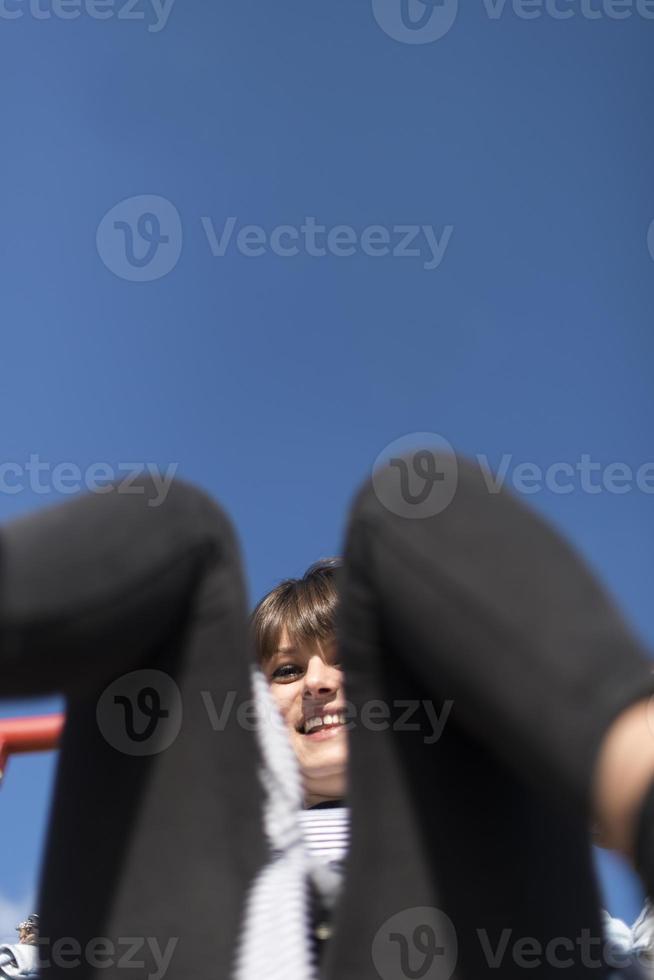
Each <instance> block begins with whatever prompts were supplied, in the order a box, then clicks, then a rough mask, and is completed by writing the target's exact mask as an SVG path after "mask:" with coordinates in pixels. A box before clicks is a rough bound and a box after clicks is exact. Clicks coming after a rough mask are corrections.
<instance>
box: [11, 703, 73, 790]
mask: <svg viewBox="0 0 654 980" xmlns="http://www.w3.org/2000/svg"><path fill="white" fill-rule="evenodd" d="M64 717H65V716H64V715H63V714H56V715H34V716H33V717H29V718H5V719H4V720H0V783H1V782H2V778H3V776H4V774H5V772H6V769H7V762H8V761H9V756H10V755H14V754H15V753H18V752H48V751H50V750H51V749H56V748H57V746H58V745H59V739H60V737H61V733H62V731H63V727H64Z"/></svg>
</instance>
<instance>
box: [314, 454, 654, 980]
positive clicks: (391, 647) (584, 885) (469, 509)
mask: <svg viewBox="0 0 654 980" xmlns="http://www.w3.org/2000/svg"><path fill="white" fill-rule="evenodd" d="M423 462H424V459H423ZM454 462H455V461H453V460H452V458H450V457H436V459H435V464H436V467H435V469H436V470H437V471H440V472H441V473H442V475H443V481H442V482H443V486H442V487H441V491H442V493H443V497H442V500H443V501H444V503H443V507H442V508H441V509H440V511H438V507H436V508H434V509H433V511H432V514H431V516H428V515H427V516H423V517H421V518H419V519H411V516H409V515H410V510H408V509H407V508H408V507H409V502H408V501H409V500H410V499H413V500H416V501H417V502H419V501H420V495H419V494H415V495H414V496H413V498H408V497H407V495H406V493H405V494H404V498H403V499H401V497H400V494H401V493H402V492H404V491H403V490H402V488H401V486H400V475H401V472H400V471H401V468H402V467H401V464H397V465H396V466H393V467H389V468H388V469H387V470H386V471H385V472H384V474H382V476H381V477H377V478H376V479H375V481H374V485H373V484H372V483H371V484H369V485H367V486H366V487H364V489H363V490H362V491H361V493H360V494H359V496H358V497H357V499H356V501H355V504H354V508H353V512H352V515H351V520H350V525H349V530H348V536H347V544H346V561H345V570H344V579H343V602H342V615H341V630H342V645H343V661H344V668H345V671H346V678H347V696H348V700H349V701H350V702H351V704H352V710H353V730H352V732H351V769H350V773H351V775H350V800H351V804H352V838H351V840H352V843H351V852H350V859H349V864H348V870H347V878H346V887H345V889H344V897H343V901H342V902H341V905H340V907H339V910H338V914H337V917H336V921H335V937H334V939H333V941H332V944H331V948H330V949H329V950H328V952H327V959H326V963H325V974H324V975H325V976H326V977H329V980H332V978H333V980H336V978H338V980H343V978H348V980H349V978H350V977H352V978H353V980H354V978H355V977H356V978H357V980H368V978H370V980H372V978H375V980H376V978H378V977H379V976H381V977H382V980H396V978H397V980H400V978H403V977H408V976H422V977H435V978H436V977H437V978H439V980H442V978H446V977H449V976H450V974H451V972H452V970H453V969H454V965H455V962H456V964H457V969H458V972H457V973H456V976H457V977H459V978H463V980H467V978H470V980H480V978H482V977H484V976H488V977H497V976H501V977H502V980H506V978H514V977H524V976H525V975H526V972H527V971H529V973H530V974H531V976H532V977H538V978H542V977H560V975H561V970H562V969H568V970H571V971H572V972H571V973H570V975H573V974H574V976H575V977H577V976H579V975H580V974H582V975H588V976H595V977H597V976H602V975H603V970H602V967H601V966H600V962H601V952H602V950H601V946H602V940H601V930H600V922H599V915H598V904H599V902H598V895H597V891H596V885H595V879H594V874H593V870H592V865H591V858H590V853H589V850H590V849H589V843H588V830H589V824H590V821H591V815H592V813H591V800H592V779H593V772H594V766H595V762H596V759H597V754H598V750H599V746H600V744H601V741H602V738H603V736H604V734H605V733H606V731H607V729H608V728H609V726H610V725H611V723H612V721H613V720H614V718H615V717H616V716H617V715H618V714H619V713H620V712H621V711H622V709H623V708H625V707H626V706H627V705H629V704H631V703H633V702H635V701H636V700H638V699H639V698H641V697H644V696H646V695H648V694H650V693H651V692H652V690H654V680H653V678H652V675H651V673H650V664H649V662H648V660H647V658H646V656H645V654H644V652H643V651H642V649H641V648H640V647H639V645H638V643H637V642H636V640H635V639H634V638H633V636H632V635H631V634H630V633H629V631H628V630H627V628H626V627H625V625H624V623H623V622H622V620H621V618H620V616H619V615H618V613H617V612H616V610H615V608H614V607H613V606H612V604H611V603H610V602H609V601H608V599H607V598H606V596H605V594H604V593H603V591H602V590H601V588H600V587H599V586H598V584H597V583H596V581H595V580H594V579H593V577H592V576H591V575H590V573H589V572H588V571H587V569H586V568H585V566H584V565H583V563H582V562H581V561H580V560H579V558H578V557H577V556H576V555H575V554H574V553H573V551H572V550H571V549H570V548H569V547H568V546H567V545H566V543H565V542H564V541H563V540H562V539H561V538H560V537H559V536H558V535H557V534H555V533H554V532H553V531H552V530H551V529H550V528H548V527H547V526H546V525H545V524H544V522H543V521H541V520H540V519H539V518H537V517H536V516H535V515H534V514H533V513H532V512H531V511H529V510H528V509H527V508H525V507H523V506H522V505H521V504H520V503H518V502H517V501H516V500H515V499H513V498H512V497H511V496H510V495H508V494H507V493H504V492H501V493H491V492H490V491H489V489H488V486H487V484H486V482H485V480H484V478H483V475H482V473H481V472H480V470H479V468H478V467H477V466H475V465H474V464H473V463H469V462H467V461H465V460H459V461H458V473H456V472H455V470H454ZM396 463H397V461H396ZM412 463H413V460H411V459H410V458H409V459H407V460H405V464H406V465H405V472H407V471H408V468H409V467H410V466H411V465H412ZM422 470H423V472H424V466H422ZM454 479H458V482H457V483H456V489H455V490H454V487H453V484H452V480H454ZM448 481H449V485H448ZM405 490H406V488H405ZM450 491H453V498H452V500H451V502H450V503H449V505H447V506H445V503H446V502H447V499H449V498H448V493H449V492H450ZM422 503H424V501H422ZM423 511H424V508H423ZM436 511H438V512H436ZM429 910H431V911H429ZM455 940H456V942H455ZM430 969H431V970H432V971H434V972H429V970H430ZM412 971H417V972H412Z"/></svg>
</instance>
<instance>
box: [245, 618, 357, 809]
mask: <svg viewBox="0 0 654 980" xmlns="http://www.w3.org/2000/svg"><path fill="white" fill-rule="evenodd" d="M264 671H265V674H266V677H267V679H268V683H269V684H270V690H271V692H272V695H273V697H274V699H275V701H276V702H277V706H278V708H279V710H280V711H281V714H282V718H283V719H284V722H285V724H286V727H287V730H288V734H289V738H290V740H291V745H292V746H293V750H294V752H295V754H296V756H297V759H298V762H299V764H300V771H301V773H302V777H303V779H304V789H305V801H306V805H307V806H312V805H313V804H314V803H320V802H322V801H324V800H339V799H342V798H343V797H344V795H345V788H346V767H347V733H346V731H345V725H346V724H347V717H346V715H345V710H346V701H345V692H344V689H343V672H342V670H341V668H340V665H339V664H338V662H337V648H336V642H335V640H334V639H330V640H325V641H322V642H320V641H316V642H315V643H311V644H307V645H305V646H299V647H298V646H293V645H292V644H291V643H290V641H289V638H288V634H287V632H286V630H282V634H281V636H280V639H279V644H278V648H277V651H276V652H275V653H274V654H273V656H272V657H271V658H270V660H269V661H268V662H267V663H266V665H265V667H264Z"/></svg>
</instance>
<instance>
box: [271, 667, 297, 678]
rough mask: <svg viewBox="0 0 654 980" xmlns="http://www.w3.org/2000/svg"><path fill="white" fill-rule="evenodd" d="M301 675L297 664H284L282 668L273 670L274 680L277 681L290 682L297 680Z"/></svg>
mask: <svg viewBox="0 0 654 980" xmlns="http://www.w3.org/2000/svg"><path fill="white" fill-rule="evenodd" d="M300 673H301V671H300V668H299V667H297V666H296V665H295V664H283V665H282V666H281V667H277V669H276V670H273V673H272V676H273V680H276V681H288V680H295V678H296V677H297V676H298V674H300Z"/></svg>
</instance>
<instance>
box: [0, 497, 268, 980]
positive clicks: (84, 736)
mask: <svg viewBox="0 0 654 980" xmlns="http://www.w3.org/2000/svg"><path fill="white" fill-rule="evenodd" d="M139 491H140V492H139ZM155 496H156V494H155V492H154V488H153V487H151V486H150V484H149V481H148V479H145V478H144V479H143V480H142V481H141V482H139V483H138V484H137V485H136V486H135V488H134V490H133V491H132V493H131V494H129V495H121V494H119V493H117V492H116V491H115V490H113V491H112V492H111V493H110V494H108V495H107V496H87V497H84V498H81V499H79V500H76V501H73V502H70V503H67V504H65V505H63V506H59V507H55V508H52V509H48V510H45V511H42V512H40V513H37V514H36V515H34V516H31V517H29V518H27V519H24V520H19V521H15V522H13V523H11V524H9V525H7V526H6V527H5V528H3V529H2V532H1V534H0V560H1V562H2V580H1V586H0V596H1V599H0V611H1V619H0V624H1V633H0V670H1V672H2V686H3V695H6V696H24V695H31V694H45V693H49V692H57V691H59V692H63V693H64V694H65V695H66V696H67V723H66V729H65V733H64V738H63V745H62V750H61V757H60V761H59V768H58V774H57V781H56V787H55V793H54V801H53V806H52V815H51V820H50V828H49V833H48V839H47V846H46V854H45V862H44V872H43V878H42V885H41V899H40V911H41V924H42V930H41V932H42V936H43V937H44V938H45V939H46V940H47V941H46V942H45V943H44V944H43V948H42V958H43V959H44V960H45V961H46V962H48V961H49V962H50V964H51V966H50V967H49V968H47V967H46V968H45V969H44V971H43V976H44V977H46V978H47V977H52V978H53V980H54V978H58V977H71V976H75V977H79V978H91V977H99V976H103V977H105V978H107V980H114V978H119V977H120V978H124V977H125V976H129V975H130V974H129V973H126V971H128V970H129V969H132V970H136V971H137V972H136V973H134V975H137V973H138V976H144V977H150V978H152V980H154V978H157V980H159V978H161V977H162V976H164V975H166V974H168V975H169V976H170V977H184V980H205V978H206V977H207V976H209V975H211V976H216V977H223V976H228V975H229V970H230V967H231V963H232V957H233V951H234V946H235V940H236V937H237V934H238V930H239V926H240V922H241V915H242V909H243V904H244V901H245V894H246V890H247V888H248V885H249V883H250V881H251V880H252V878H253V877H254V876H255V874H256V872H257V871H258V869H259V868H260V866H261V865H262V863H263V860H264V851H265V848H264V841H263V837H262V829H261V819H260V815H261V814H260V810H261V791H260V786H259V781H258V761H259V760H258V754H257V749H256V745H255V740H254V733H253V731H252V723H251V722H252V714H251V711H248V704H247V702H249V699H250V698H251V693H250V678H249V662H248V657H247V655H246V650H247V618H246V599H245V590H244V586H243V580H242V574H241V567H240V558H239V553H238V545H237V542H236V539H235V536H234V533H233V531H232V528H231V526H230V523H229V521H228V519H227V518H226V517H225V515H224V514H223V513H222V512H221V511H220V509H219V508H218V507H217V506H216V505H215V504H214V503H213V502H212V501H211V500H210V499H209V498H208V497H207V496H205V495H204V494H203V493H201V492H200V491H198V490H196V489H194V488H193V487H191V486H188V485H185V484H183V483H176V484H173V485H172V486H171V488H170V491H169V494H168V497H167V499H166V500H165V502H164V503H163V504H161V506H159V507H150V506H149V505H148V502H147V501H148V500H150V499H154V497H155Z"/></svg>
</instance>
